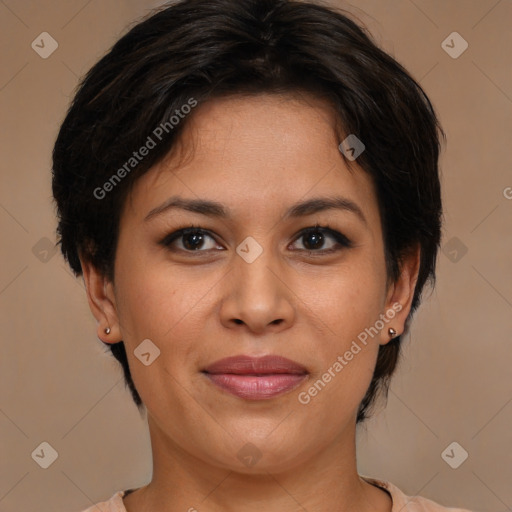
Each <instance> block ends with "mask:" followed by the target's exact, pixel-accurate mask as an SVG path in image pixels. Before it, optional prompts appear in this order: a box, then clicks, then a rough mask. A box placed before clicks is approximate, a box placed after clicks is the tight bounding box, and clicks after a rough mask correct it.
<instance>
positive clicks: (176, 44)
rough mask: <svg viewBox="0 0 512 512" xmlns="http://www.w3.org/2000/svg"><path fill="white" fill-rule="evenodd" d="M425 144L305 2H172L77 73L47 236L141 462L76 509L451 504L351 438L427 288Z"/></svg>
mask: <svg viewBox="0 0 512 512" xmlns="http://www.w3.org/2000/svg"><path fill="white" fill-rule="evenodd" d="M440 136H443V137H444V133H443V131H442V129H441V127H440V126H439V123H438V120H437V118H436V115H435V112H434V109H433V107H432V105H431V104H430V101H429V100H428V98H427V97H426V95H425V94H424V92H423V91H422V89H421V87H420V86H419V85H418V84H417V83H416V82H415V81H414V80H413V79H412V78H411V77H410V76H409V75H408V74H407V72H406V71H405V70H404V69H403V68H402V67H401V66H400V65H399V64H398V63H397V62H396V61H395V60H394V59H392V58H391V57H390V56H388V55H387V54H385V53H384V52H383V51H382V50H380V49H379V48H377V46H376V45H375V44H374V43H373V42H372V41H371V39H370V37H369V36H368V35H367V34H365V32H364V31H363V30H362V29H361V28H359V27H358V26H357V25H356V24H355V23H354V22H352V21H351V20H350V19H349V18H347V17H346V16H345V15H343V14H342V13H341V12H338V11H334V10H329V9H327V8H325V7H321V6H319V5H314V4H311V3H306V2H297V1H270V0H243V1H240V0H184V1H181V2H178V3H174V4H173V5H169V6H166V7H164V8H162V9H161V10H160V11H159V12H157V13H155V14H153V15H152V16H151V17H149V18H147V19H146V20H144V21H143V22H141V23H139V24H137V25H136V26H134V27H133V28H132V29H131V30H130V31H129V32H128V33H127V34H126V35H125V36H123V37H122V38H121V39H120V40H119V41H118V42H117V43H116V44H115V45H114V47H113V48H112V49H111V50H110V52H109V53H108V54H107V55H106V56H105V57H103V58H102V59H101V60H100V61H99V62H98V63H97V64H96V65H95V66H94V67H93V68H92V69H91V70H90V71H89V73H88V74H87V75H86V77H85V78H84V80H83V81H82V83H81V85H80V88H79V90H78V92H77V94H76V96H75V98H74V101H73V103H72V105H71V108H70V110H69V112H68V114H67V116H66V118H65V120H64V122H63V124H62V127H61V130H60V133H59V135H58V138H57V141H56V144H55V148H54V153H53V163H54V165H53V172H54V175H53V192H54V197H55V200H56V204H57V209H58V216H59V226H58V234H59V237H60V244H61V249H62V252H63V255H64V256H65V258H66V259H67V261H68V262H69V264H70V266H71V268H72V270H73V271H74V272H75V274H76V275H77V276H78V275H83V278H84V282H85V284H86V289H87V297H88V300H89V305H90V308H91V311H92V313H93V314H94V316H95V318H96V320H97V322H98V337H99V338H100V339H101V340H102V341H103V342H104V343H105V344H107V345H108V346H109V348H110V350H111V351H112V353H113V355H114V356H115V357H116V358H117V359H118V361H119V362H120V363H121V365H122V367H123V370H124V376H125V380H126V384H127V386H128V387H129V389H130V391H131V394H132V396H133V399H134V401H135V403H136V404H137V406H138V407H139V409H140V410H141V411H144V410H146V411H147V413H148V416H147V417H148V425H149V431H150V436H151V443H152V454H153V477H152V480H151V482H150V483H148V484H147V485H145V486H143V487H141V488H138V489H131V490H128V491H119V492H117V493H116V494H115V495H114V496H112V497H111V498H110V499H109V500H107V501H106V502H102V503H98V504H96V508H95V507H94V506H93V507H91V508H90V509H88V511H90V512H92V511H93V510H98V509H100V510H102V511H111V512H113V511H116V512H143V511H149V510H158V511H159V512H171V511H177V510H189V511H193V510H199V511H214V510H215V511H217V510H223V511H225V510H244V511H250V510H258V511H259V510H265V511H267V512H268V511H270V512H271V511H274V510H279V511H281V512H282V511H292V510H293V511H295V510H309V511H324V510H325V511H327V510H340V511H341V510H342V511H348V510H354V511H356V510H357V511H358V512H367V511H368V512H369V511H372V512H375V511H378V512H389V511H393V512H398V511H399V510H402V509H403V510H410V511H415V510H429V511H430V510H431V511H444V510H455V509H446V508H445V507H443V506H441V505H440V504H436V503H434V502H432V501H430V500H427V499H424V498H420V497H415V498H410V497H407V496H406V495H405V494H404V493H403V492H402V491H400V490H399V489H398V488H397V487H396V486H394V485H393V484H391V483H390V482H383V481H380V480H375V479H372V478H370V477H366V476H360V475H359V474H358V472H357V466H356V460H357V459H356V452H355V434H356V425H357V424H360V423H361V422H363V421H364V420H365V419H366V418H367V417H368V415H369V413H370V411H371V410H372V406H373V405H374V403H375V401H376V398H377V397H378V396H379V395H383V396H385V394H386V392H387V389H388V385H389V379H390V377H391V375H392V374H393V372H394V370H395V367H396V363H397V360H398V357H399V352H400V337H401V335H402V334H404V332H406V331H407V329H408V327H409V322H410V319H411V315H412V313H413V312H414V311H415V309H416V308H417V307H418V305H419V303H420V296H421V292H422V289H423V287H424V285H425V284H426V283H427V281H429V280H431V281H433V280H434V276H435V261H436V255H437V250H438V247H439V240H440V228H441V213H442V211H441V198H440V197H441V196H440V184H439V176H438V155H439V150H440ZM458 510H461V509H458Z"/></svg>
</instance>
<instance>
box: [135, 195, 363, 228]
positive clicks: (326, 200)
mask: <svg viewBox="0 0 512 512" xmlns="http://www.w3.org/2000/svg"><path fill="white" fill-rule="evenodd" d="M175 208H178V209H181V210H186V211H189V212H193V213H199V214H201V215H207V216H210V217H218V218H221V219H227V218H229V217H230V211H229V208H226V207H224V206H223V205H222V204H221V203H218V202H216V201H209V200H206V199H184V198H182V197H178V196H173V197H170V198H169V199H167V200H166V201H165V202H163V203H162V204H161V205H160V206H157V207H156V208H153V209H152V210H151V211H150V212H149V213H148V214H147V215H146V217H145V218H144V221H148V220H150V219H152V218H154V217H156V216H157V215H161V214H162V213H164V212H167V211H169V210H172V209H175ZM326 210H342V211H347V212H351V213H354V214H355V215H356V216H357V217H359V219H360V220H362V221H363V223H364V224H366V225H368V222H367V220H366V217H365V216H364V214H363V211H362V210H361V208H360V207H359V206H358V205H357V204H356V203H354V201H352V200H350V199H348V198H346V197H341V196H336V197H316V198H312V199H307V200H305V201H301V202H299V203H296V204H294V205H293V206H291V207H290V208H289V209H288V210H287V211H286V213H285V215H284V217H283V218H284V219H288V218H298V217H306V216H308V215H312V214H314V213H319V212H323V211H326Z"/></svg>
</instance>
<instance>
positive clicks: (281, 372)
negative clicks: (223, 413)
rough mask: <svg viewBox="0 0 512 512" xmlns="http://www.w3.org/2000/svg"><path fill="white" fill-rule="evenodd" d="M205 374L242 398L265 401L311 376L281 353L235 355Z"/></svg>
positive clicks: (206, 370) (219, 362)
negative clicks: (272, 354)
mask: <svg viewBox="0 0 512 512" xmlns="http://www.w3.org/2000/svg"><path fill="white" fill-rule="evenodd" d="M203 373H205V375H206V376H207V377H208V379H209V380H210V381H211V382H213V383H214V384H215V385H217V386H218V387H219V388H221V389H223V390H225V391H227V392H229V393H231V394H233V395H235V396H238V397H240V398H245V399H249V400H265V399H269V398H273V397H274V396H277V395H280V394H283V393H286V392H288V391H290V390H292V389H294V388H296V387H297V386H298V385H299V384H300V383H301V382H302V381H303V380H304V379H305V378H306V377H307V375H308V372H307V370H306V368H304V366H302V365H300V364H298V363H295V362H294V361H291V360H290V359H287V358H285V357H281V356H263V357H251V356H245V355H242V356H234V357H228V358H225V359H221V360H219V361H216V362H215V363H213V364H212V365H210V366H208V367H207V368H206V369H205V370H203Z"/></svg>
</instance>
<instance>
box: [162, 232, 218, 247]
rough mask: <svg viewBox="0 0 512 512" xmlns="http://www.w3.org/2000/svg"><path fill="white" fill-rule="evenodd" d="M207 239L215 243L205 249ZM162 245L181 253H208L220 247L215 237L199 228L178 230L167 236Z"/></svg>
mask: <svg viewBox="0 0 512 512" xmlns="http://www.w3.org/2000/svg"><path fill="white" fill-rule="evenodd" d="M207 239H210V240H212V241H213V242H214V243H210V247H207V248H206V249H204V248H203V247H204V245H205V244H206V240H207ZM160 244H162V245H164V246H165V247H167V248H168V249H169V250H170V251H181V252H206V251H209V250H212V249H214V247H215V246H218V244H217V243H216V241H215V239H214V238H213V236H212V235H210V234H209V232H208V231H207V230H205V229H202V228H200V227H199V226H189V227H186V228H181V229H178V230H177V231H174V232H172V233H170V234H169V235H167V236H166V237H165V238H164V239H163V240H162V241H161V242H160ZM206 245H208V244H206Z"/></svg>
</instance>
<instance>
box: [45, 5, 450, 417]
mask: <svg viewBox="0 0 512 512" xmlns="http://www.w3.org/2000/svg"><path fill="white" fill-rule="evenodd" d="M297 91H299V92H308V93H312V94H314V95H316V96H317V97H322V98H324V99H326V100H328V102H329V104H330V105H331V106H332V110H333V112H334V113H335V115H336V119H337V120H338V121H339V123H340V126H341V127H342V132H343V134H344V135H343V136H347V135H349V134H355V135H356V136H357V138H358V139H360V140H361V141H363V143H364V144H365V146H366V148H365V151H364V152H363V153H362V154H361V155H360V156H359V157H358V159H357V164H358V165H359V166H360V167H361V168H362V169H363V170H364V171H365V172H367V173H368V174H369V175H370V176H371V178H372V180H373V183H374V184H375V186H376V191H377V199H378V204H379V211H380V215H381V220H382V228H383V234H384V245H385V254H386V267H387V273H388V278H389V279H392V280H396V279H397V277H398V276H399V271H400V262H401V258H403V256H404V255H405V254H406V253H407V252H408V251H409V250H411V249H414V248H415V247H417V246H418V245H419V247H420V249H421V257H420V268H419V275H418V280H417V283H416V288H415V292H414V297H413V301H412V307H411V312H410V314H409V317H408V318H407V322H406V330H407V328H408V325H409V320H410V317H411V315H412V313H413V312H414V310H415V309H416V308H417V306H418V305H419V302H420V295H421V292H422V289H423V287H424V285H425V283H426V282H427V281H429V280H430V281H431V283H432V284H434V281H435V265H436V258H437V253H438V249H439V244H440V237H441V217H442V206H441V191H440V182H439V173H438V157H439V152H440V149H441V142H440V137H442V138H443V139H446V135H445V133H444V132H443V130H442V128H441V126H440V124H439V121H438V119H437V117H436V114H435V111H434V108H433V106H432V104H431V102H430V100H429V99H428V97H427V95H426V94H425V92H424V91H423V89H422V88H421V86H420V85H419V84H418V83H417V82H416V81H415V80H414V79H413V78H412V77H411V76H410V75H409V74H408V72H407V71H406V70H405V69H404V68H403V67H402V66H401V65H400V64H399V63H398V62H397V61H396V60H395V59H394V58H393V57H391V56H390V55H388V54H387V53H386V52H384V51H383V50H381V49H380V48H379V47H378V46H377V44H376V43H375V42H374V41H373V39H372V36H371V35H370V34H369V33H368V32H367V30H366V28H365V27H364V26H363V25H362V24H361V26H359V25H358V24H356V23H355V22H354V21H352V20H351V19H350V18H349V16H348V15H347V13H345V12H344V11H342V10H340V9H334V8H329V7H324V6H322V5H319V4H314V3H310V2H302V1H296V0H182V1H178V2H176V3H172V4H169V3H168V4H166V5H164V6H163V7H161V8H159V9H158V10H157V11H156V12H152V13H150V15H149V17H147V18H145V19H143V20H142V21H140V22H138V23H137V24H135V25H134V26H133V27H132V28H131V29H130V30H129V31H128V32H127V33H126V34H125V35H124V36H123V37H121V38H120V39H119V40H118V41H117V42H116V43H115V44H114V45H113V47H112V48H111V49H110V51H109V52H108V53H107V54H106V55H105V56H104V57H102V58H101V60H99V61H98V62H97V63H96V64H95V65H94V66H93V67H92V68H91V69H90V70H89V72H88V73H87V74H86V75H85V76H84V78H83V79H82V80H81V82H80V83H79V85H78V87H77V92H76V95H75V96H74V99H73V101H72V104H71V106H70V108H69V110H68V112H67V115H66V117H65V119H64V121H63V123H62V126H61V128H60V131H59V133H58V136H57V139H56V142H55V147H54V149H53V183H52V184H53V195H54V198H55V202H56V205H57V214H58V227H57V235H58V243H60V245H61V250H62V253H63V255H64V258H65V259H66V260H67V262H68V263H69V265H70V267H71V268H72V270H73V272H74V273H75V275H76V276H79V275H80V274H81V273H82V269H81V264H80V260H79V256H81V257H82V258H85V259H86V260H87V261H90V262H91V263H92V264H93V265H94V266H95V267H96V268H98V269H99V270H100V271H102V272H103V273H104V275H106V276H107V277H109V278H111V279H113V276H114V260H115V251H116V245H117V238H118V228H119V220H120V212H121V209H122V206H123V204H124V201H125V199H126V198H127V195H128V192H129V189H130V188H131V187H132V186H133V183H134V182H135V180H137V178H138V177H140V176H142V175H143V174H144V173H145V172H147V171H148V170H149V169H150V168H151V167H152V166H154V165H155V164H156V163H158V162H160V161H161V160H162V159H163V157H164V156H165V155H166V154H168V153H169V151H170V150H171V148H172V147H173V145H174V142H175V141H176V140H177V138H178V136H179V134H180V133H181V132H182V130H183V127H184V126H185V125H186V123H187V118H186V116H180V117H185V118H184V119H180V121H179V122H178V123H174V122H172V121H171V117H172V116H173V115H178V114H179V113H178V111H180V112H185V109H183V110H182V108H183V106H184V105H193V102H199V103H201V102H205V101H207V100H209V99H215V98H219V97H221V96H226V95H227V96H229V95H242V94H262V93H275V94H279V93H284V94H286V93H293V92H297ZM196 104H197V103H196ZM157 127H160V131H159V132H157V133H158V134H159V135H160V137H158V143H157V144H156V145H155V147H153V148H152V149H151V151H149V152H147V155H146V156H145V157H144V158H143V159H141V160H140V162H139V161H137V162H135V161H130V158H131V157H132V155H133V152H134V151H137V150H138V149H139V148H141V147H143V146H144V145H147V144H149V142H148V141H149V139H148V137H151V135H154V136H153V137H152V139H155V138H157V137H156V135H155V130H156V129H157ZM340 154H341V152H340ZM342 158H345V156H344V155H342ZM128 161H130V164H129V165H127V162H128ZM345 161H346V162H347V165H348V166H349V168H350V165H351V161H350V159H347V158H345ZM132 164H134V165H132ZM121 169H124V171H125V172H122V171H121ZM121 178H122V179H121ZM107 191H108V194H107ZM99 196H101V197H99ZM108 347H109V348H110V350H111V351H112V353H113V355H114V356H115V357H116V358H117V360H118V361H119V362H120V363H121V365H122V368H123V371H124V377H125V382H126V385H127V386H128V387H129V389H130V391H131V394H132V397H133V399H134V401H135V403H136V404H137V406H138V408H139V410H140V411H142V410H143V408H144V405H143V403H142V400H141V398H140V396H139V394H138V392H137V390H136V388H135V385H134V383H133V380H132V377H131V374H130V369H129V366H128V360H127V357H126V351H125V347H124V342H122V341H121V342H119V343H116V344H109V345H108ZM399 354H400V336H398V337H396V338H394V339H393V340H391V341H390V342H388V343H387V344H386V345H382V346H380V347H379V353H378V357H377V362H376V367H375V371H374V375H373V378H372V381H371V383H370V385H369V387H368V390H367V392H366V395H365V397H364V399H363V400H362V402H361V404H360V406H359V409H358V414H357V423H359V422H361V421H363V420H365V419H366V418H367V417H368V416H369V411H370V408H371V407H372V405H373V404H374V402H375V397H376V396H377V394H379V392H382V394H383V395H385V396H386V397H387V393H388V388H389V381H390V378H391V376H392V374H393V372H394V371H395V367H396V365H397V362H398V358H399Z"/></svg>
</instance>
